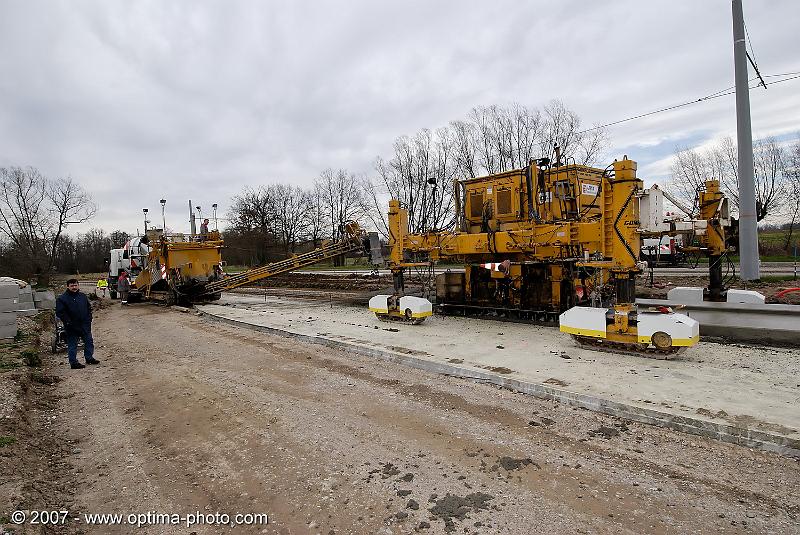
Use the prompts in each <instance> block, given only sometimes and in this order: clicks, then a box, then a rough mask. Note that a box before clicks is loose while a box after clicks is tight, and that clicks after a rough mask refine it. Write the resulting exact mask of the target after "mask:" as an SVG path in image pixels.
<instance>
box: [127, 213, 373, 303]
mask: <svg viewBox="0 0 800 535" xmlns="http://www.w3.org/2000/svg"><path fill="white" fill-rule="evenodd" d="M343 231H344V232H343V235H344V237H343V238H342V239H341V240H339V241H326V242H324V243H323V244H322V246H321V247H319V248H317V249H314V250H313V251H309V252H307V253H302V254H298V255H293V256H291V257H289V258H286V259H284V260H280V261H278V262H273V263H271V264H267V265H264V266H260V267H257V268H253V269H250V270H248V271H245V272H242V273H238V274H236V275H231V276H228V275H226V274H225V273H224V270H223V267H222V266H223V262H222V249H223V248H224V242H223V240H222V237H221V236H220V234H219V232H217V231H211V232H207V233H204V234H190V235H188V236H187V235H184V234H164V233H163V232H162V231H161V230H151V231H149V232H148V234H147V235H148V243H149V246H150V250H149V254H148V256H147V260H146V262H145V265H144V267H143V269H142V272H141V273H140V274H139V275H138V276H137V277H136V279H135V281H134V285H135V287H136V288H137V289H138V290H139V291H140V292H141V293H142V295H143V296H144V297H145V298H146V299H151V300H157V301H161V302H164V303H166V304H168V305H173V304H191V303H196V302H200V301H210V300H217V299H219V298H220V296H221V295H222V292H223V291H227V290H232V289H233V288H238V287H239V286H243V285H245V284H249V283H252V282H256V281H259V280H262V279H266V278H268V277H272V276H275V275H280V274H281V273H287V272H289V271H292V270H295V269H300V268H303V267H306V266H310V265H313V264H316V263H318V262H322V261H324V260H327V259H330V258H334V257H336V256H339V255H343V254H347V253H351V252H356V251H361V250H362V249H363V248H364V244H365V233H364V231H363V230H362V229H361V228H360V227H359V226H358V224H357V223H355V222H352V221H351V222H348V223H347V224H346V225H344V229H343Z"/></svg>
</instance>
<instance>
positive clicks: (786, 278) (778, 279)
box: [759, 275, 797, 282]
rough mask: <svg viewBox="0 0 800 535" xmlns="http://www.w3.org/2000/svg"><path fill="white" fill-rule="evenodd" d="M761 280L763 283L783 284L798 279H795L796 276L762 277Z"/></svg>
mask: <svg viewBox="0 0 800 535" xmlns="http://www.w3.org/2000/svg"><path fill="white" fill-rule="evenodd" d="M759 280H760V281H761V282H783V281H791V280H797V279H795V278H794V275H762V276H761V279H759Z"/></svg>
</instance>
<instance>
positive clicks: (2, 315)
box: [0, 282, 19, 339]
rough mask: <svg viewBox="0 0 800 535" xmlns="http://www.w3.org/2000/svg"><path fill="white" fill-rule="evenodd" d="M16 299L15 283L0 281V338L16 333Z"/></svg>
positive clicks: (11, 336)
mask: <svg viewBox="0 0 800 535" xmlns="http://www.w3.org/2000/svg"><path fill="white" fill-rule="evenodd" d="M18 299H19V285H17V283H15V282H5V283H0V339H1V338H14V337H15V336H16V335H17V307H18V305H19V303H18V302H17V301H18Z"/></svg>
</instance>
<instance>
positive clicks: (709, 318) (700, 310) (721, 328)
mask: <svg viewBox="0 0 800 535" xmlns="http://www.w3.org/2000/svg"><path fill="white" fill-rule="evenodd" d="M636 304H637V305H641V306H648V307H652V306H670V307H677V306H683V308H681V310H680V312H681V313H682V314H686V315H687V316H689V317H690V318H694V319H696V320H697V321H699V322H700V336H709V337H710V336H713V337H718V338H723V339H725V340H728V341H737V342H748V343H753V344H762V343H764V341H768V342H769V343H772V344H785V345H789V346H795V347H797V346H800V305H784V304H778V303H771V304H757V303H714V302H711V301H704V302H702V303H689V304H686V303H684V302H681V301H671V300H664V299H637V300H636Z"/></svg>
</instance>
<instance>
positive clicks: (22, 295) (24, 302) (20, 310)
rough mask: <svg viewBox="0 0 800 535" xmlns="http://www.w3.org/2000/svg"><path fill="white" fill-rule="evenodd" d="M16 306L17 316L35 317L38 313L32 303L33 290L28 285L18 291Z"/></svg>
mask: <svg viewBox="0 0 800 535" xmlns="http://www.w3.org/2000/svg"><path fill="white" fill-rule="evenodd" d="M17 305H18V306H17V316H35V315H36V313H37V312H38V311H37V310H36V305H35V304H34V302H33V289H32V288H31V287H30V285H28V286H25V287H24V288H20V289H19V300H18V303H17Z"/></svg>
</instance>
